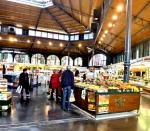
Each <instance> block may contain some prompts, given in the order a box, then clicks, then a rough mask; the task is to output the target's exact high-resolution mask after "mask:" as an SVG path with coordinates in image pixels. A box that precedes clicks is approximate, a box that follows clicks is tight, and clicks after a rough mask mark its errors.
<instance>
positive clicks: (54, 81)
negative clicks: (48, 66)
mask: <svg viewBox="0 0 150 131" xmlns="http://www.w3.org/2000/svg"><path fill="white" fill-rule="evenodd" d="M61 75H62V73H59V74H58V73H57V71H56V69H54V70H53V74H52V76H51V80H50V88H52V91H51V97H50V100H52V101H53V100H54V96H53V94H54V90H56V102H59V99H58V88H59V87H60V80H59V78H60V76H61Z"/></svg>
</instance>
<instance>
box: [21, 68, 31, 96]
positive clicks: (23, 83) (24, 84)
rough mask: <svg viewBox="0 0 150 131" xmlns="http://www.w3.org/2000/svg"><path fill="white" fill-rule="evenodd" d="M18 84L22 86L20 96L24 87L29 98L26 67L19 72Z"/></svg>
mask: <svg viewBox="0 0 150 131" xmlns="http://www.w3.org/2000/svg"><path fill="white" fill-rule="evenodd" d="M19 85H20V86H22V90H21V97H23V89H25V92H26V97H27V98H29V77H28V73H27V69H26V68H25V69H23V72H22V73H21V74H20V77H19Z"/></svg>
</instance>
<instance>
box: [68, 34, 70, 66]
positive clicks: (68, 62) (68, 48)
mask: <svg viewBox="0 0 150 131" xmlns="http://www.w3.org/2000/svg"><path fill="white" fill-rule="evenodd" d="M68 65H70V36H69V42H68Z"/></svg>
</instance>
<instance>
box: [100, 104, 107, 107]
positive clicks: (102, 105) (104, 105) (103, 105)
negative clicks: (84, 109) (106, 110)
mask: <svg viewBox="0 0 150 131" xmlns="http://www.w3.org/2000/svg"><path fill="white" fill-rule="evenodd" d="M98 106H99V107H106V106H109V104H101V105H98Z"/></svg>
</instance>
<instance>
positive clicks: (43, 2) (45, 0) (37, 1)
mask: <svg viewBox="0 0 150 131" xmlns="http://www.w3.org/2000/svg"><path fill="white" fill-rule="evenodd" d="M7 1H11V2H16V3H20V4H26V5H31V6H36V7H40V8H46V7H49V6H52V5H53V2H52V0H7Z"/></svg>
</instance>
